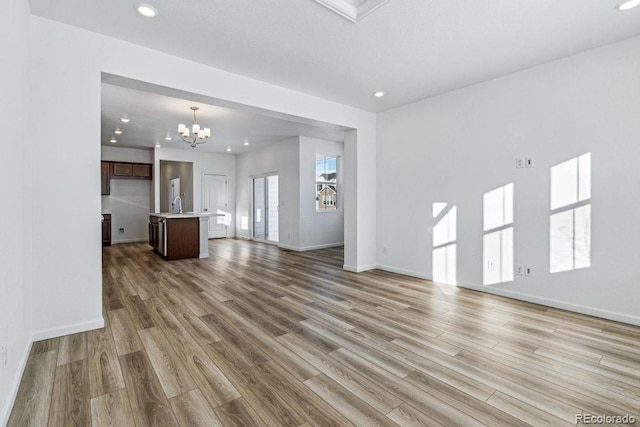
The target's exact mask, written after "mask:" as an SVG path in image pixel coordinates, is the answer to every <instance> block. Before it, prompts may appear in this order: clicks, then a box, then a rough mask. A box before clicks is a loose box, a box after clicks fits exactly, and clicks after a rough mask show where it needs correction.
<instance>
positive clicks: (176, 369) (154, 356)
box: [138, 327, 196, 398]
mask: <svg viewBox="0 0 640 427" xmlns="http://www.w3.org/2000/svg"><path fill="white" fill-rule="evenodd" d="M138 334H139V335H140V339H141V340H142V345H143V346H144V348H145V350H146V352H147V354H148V355H149V360H150V361H151V366H153V369H154V370H155V372H156V375H157V377H158V380H159V381H160V384H161V385H162V389H163V390H164V394H165V395H166V396H167V397H169V398H171V397H174V396H177V395H179V394H182V393H186V392H188V391H190V390H193V389H194V388H196V384H195V382H194V381H193V379H192V378H191V375H189V372H188V371H187V370H186V369H185V367H184V365H183V364H182V362H181V361H180V359H179V358H178V355H177V354H176V352H175V351H174V350H173V347H171V344H169V341H168V340H167V338H166V337H165V335H164V333H162V330H161V329H160V328H155V327H154V328H149V329H144V330H142V331H139V332H138Z"/></svg>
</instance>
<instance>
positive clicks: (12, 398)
mask: <svg viewBox="0 0 640 427" xmlns="http://www.w3.org/2000/svg"><path fill="white" fill-rule="evenodd" d="M33 341H34V339H33V336H32V337H30V338H29V341H28V342H27V345H26V346H25V349H24V351H23V352H22V357H21V358H20V363H19V364H18V371H17V372H16V374H15V375H14V377H13V381H12V382H11V387H10V388H9V394H8V395H7V400H6V402H5V405H4V407H3V408H2V414H0V426H6V425H7V423H8V422H9V416H11V410H12V409H13V405H14V404H15V402H16V397H18V389H19V388H20V382H21V381H22V375H24V370H25V368H26V367H27V361H28V360H29V354H31V346H32V345H33Z"/></svg>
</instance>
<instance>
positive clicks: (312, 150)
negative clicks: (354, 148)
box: [300, 137, 344, 249]
mask: <svg viewBox="0 0 640 427" xmlns="http://www.w3.org/2000/svg"><path fill="white" fill-rule="evenodd" d="M316 154H325V155H328V156H337V157H339V160H338V179H339V182H338V204H337V205H338V209H337V210H334V211H321V212H317V211H316V199H315V182H316V178H315V177H316ZM343 159H344V144H343V143H340V142H332V141H323V140H321V139H315V138H307V137H300V247H301V248H302V249H317V248H322V247H330V246H338V245H340V244H342V242H343V241H344V194H343V193H344V171H343V170H342V163H343Z"/></svg>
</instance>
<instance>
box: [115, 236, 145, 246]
mask: <svg viewBox="0 0 640 427" xmlns="http://www.w3.org/2000/svg"><path fill="white" fill-rule="evenodd" d="M148 241H149V238H148V237H139V238H137V239H118V240H112V241H111V244H112V245H117V244H118V243H142V242H148Z"/></svg>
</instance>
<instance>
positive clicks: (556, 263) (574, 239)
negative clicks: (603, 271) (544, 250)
mask: <svg viewBox="0 0 640 427" xmlns="http://www.w3.org/2000/svg"><path fill="white" fill-rule="evenodd" d="M590 200H591V153H586V154H583V155H581V156H578V157H574V158H573V159H570V160H567V161H566V162H562V163H560V164H558V165H555V166H553V167H552V168H551V201H550V204H551V216H550V218H549V246H550V247H549V258H550V259H549V262H550V272H551V273H558V272H561V271H569V270H575V269H578V268H586V267H590V266H591V204H590Z"/></svg>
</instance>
